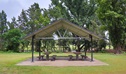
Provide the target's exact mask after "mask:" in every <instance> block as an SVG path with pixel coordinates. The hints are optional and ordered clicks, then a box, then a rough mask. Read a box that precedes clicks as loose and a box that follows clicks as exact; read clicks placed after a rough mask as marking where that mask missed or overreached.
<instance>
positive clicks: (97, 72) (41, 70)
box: [0, 52, 126, 74]
mask: <svg viewBox="0 0 126 74" xmlns="http://www.w3.org/2000/svg"><path fill="white" fill-rule="evenodd" d="M35 55H38V53H35ZM58 55H66V54H63V53H62V54H60V53H58ZM30 57H31V53H5V52H0V74H126V54H121V55H114V54H108V53H95V54H94V57H95V59H99V60H101V61H103V62H105V63H108V64H109V66H84V67H79V66H78V67H71V66H70V67H51V66H50V67H48V66H17V65H16V64H17V63H19V62H21V61H23V60H26V59H27V58H30Z"/></svg>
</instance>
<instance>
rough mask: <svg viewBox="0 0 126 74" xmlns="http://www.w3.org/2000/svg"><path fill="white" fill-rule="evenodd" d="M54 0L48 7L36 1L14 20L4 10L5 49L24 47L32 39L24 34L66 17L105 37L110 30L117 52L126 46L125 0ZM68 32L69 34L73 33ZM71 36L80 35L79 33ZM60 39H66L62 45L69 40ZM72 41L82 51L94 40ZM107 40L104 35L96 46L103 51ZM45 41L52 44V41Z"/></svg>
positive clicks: (0, 21) (0, 23)
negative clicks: (8, 18)
mask: <svg viewBox="0 0 126 74" xmlns="http://www.w3.org/2000/svg"><path fill="white" fill-rule="evenodd" d="M51 1H52V3H51V4H50V5H49V8H48V9H44V8H40V7H39V4H38V3H34V4H33V5H31V6H30V7H29V8H28V9H27V10H23V9H22V12H21V14H20V15H19V16H18V18H17V19H16V18H15V17H13V18H12V20H11V21H7V18H6V16H7V15H6V13H5V12H4V11H2V12H0V41H1V42H0V49H1V50H5V51H8V50H13V51H19V46H20V48H22V49H24V48H25V47H28V44H29V42H28V41H25V40H22V39H21V38H22V37H24V36H25V35H27V34H30V33H32V32H34V31H35V30H38V29H39V28H42V27H44V26H46V25H48V24H49V23H50V22H51V21H55V20H58V19H62V18H63V19H67V20H69V21H70V22H72V23H75V24H76V25H78V26H80V27H82V28H85V29H89V30H91V31H93V32H94V33H96V34H97V35H99V36H102V37H103V38H105V39H106V36H105V32H106V31H108V33H109V38H108V39H109V41H110V42H112V45H113V46H114V49H115V50H116V53H120V51H121V50H122V49H125V45H126V43H125V42H126V41H125V38H126V34H125V31H126V26H125V23H126V1H125V0H111V1H108V0H51ZM59 31H60V32H61V33H62V32H64V30H59ZM55 34H57V33H55ZM67 35H68V36H69V34H67ZM57 36H58V34H57ZM71 36H73V37H78V36H77V35H75V34H72V35H71ZM43 42H44V41H43ZM59 42H60V43H63V44H61V45H62V46H64V44H66V41H64V40H60V41H59ZM69 42H71V44H73V45H75V46H76V47H77V49H78V51H81V50H84V51H85V50H86V51H87V50H88V49H89V48H90V41H88V40H74V41H69ZM36 43H37V42H36ZM45 43H46V42H45ZM51 43H53V41H51ZM106 43H107V42H106V41H105V40H104V39H103V40H101V41H99V42H97V41H94V45H93V47H94V48H97V50H98V51H99V50H101V49H102V48H104V47H105V46H106ZM45 45H49V44H48V42H47V44H45ZM36 47H37V45H36Z"/></svg>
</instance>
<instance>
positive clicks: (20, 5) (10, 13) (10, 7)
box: [0, 0, 51, 21]
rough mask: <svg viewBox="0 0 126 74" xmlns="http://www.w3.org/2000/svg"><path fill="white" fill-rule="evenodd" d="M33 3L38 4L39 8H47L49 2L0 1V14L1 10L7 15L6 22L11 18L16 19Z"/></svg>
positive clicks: (29, 0) (37, 0) (28, 0)
mask: <svg viewBox="0 0 126 74" xmlns="http://www.w3.org/2000/svg"><path fill="white" fill-rule="evenodd" d="M33 3H38V4H39V6H40V8H46V9H47V8H48V7H49V4H51V0H0V12H1V11H2V10H4V11H5V13H6V14H7V20H8V21H11V18H12V17H16V18H17V17H18V15H20V13H21V11H22V9H24V10H27V9H28V8H29V7H30V6H31V5H32V4H33Z"/></svg>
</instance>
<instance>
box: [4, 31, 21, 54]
mask: <svg viewBox="0 0 126 74" xmlns="http://www.w3.org/2000/svg"><path fill="white" fill-rule="evenodd" d="M21 34H22V33H21V31H20V30H19V29H12V30H9V31H8V32H6V33H4V34H3V38H4V44H5V48H6V50H7V51H8V50H11V51H14V52H18V51H19V45H20V42H21Z"/></svg>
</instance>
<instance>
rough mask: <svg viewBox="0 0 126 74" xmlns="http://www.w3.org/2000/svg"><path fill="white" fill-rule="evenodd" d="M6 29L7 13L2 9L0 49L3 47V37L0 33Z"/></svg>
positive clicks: (0, 15)
mask: <svg viewBox="0 0 126 74" xmlns="http://www.w3.org/2000/svg"><path fill="white" fill-rule="evenodd" d="M6 31H7V15H6V13H5V12H4V11H3V10H2V12H0V49H3V43H2V42H3V38H2V35H3V34H4V33H5V32H6Z"/></svg>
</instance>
